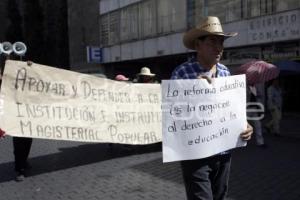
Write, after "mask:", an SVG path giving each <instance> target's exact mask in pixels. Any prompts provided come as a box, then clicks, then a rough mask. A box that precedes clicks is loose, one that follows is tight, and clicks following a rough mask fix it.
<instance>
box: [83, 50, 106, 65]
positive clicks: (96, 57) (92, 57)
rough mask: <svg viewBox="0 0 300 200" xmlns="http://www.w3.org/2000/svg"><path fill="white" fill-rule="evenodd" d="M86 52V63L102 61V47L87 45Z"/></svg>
mask: <svg viewBox="0 0 300 200" xmlns="http://www.w3.org/2000/svg"><path fill="white" fill-rule="evenodd" d="M86 53H87V62H88V63H102V61H103V59H102V48H100V47H95V46H87V47H86Z"/></svg>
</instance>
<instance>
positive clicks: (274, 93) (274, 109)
mask: <svg viewBox="0 0 300 200" xmlns="http://www.w3.org/2000/svg"><path fill="white" fill-rule="evenodd" d="M267 98H268V100H267V102H268V104H267V105H268V110H269V111H270V113H271V120H270V121H269V122H268V123H267V124H266V126H265V127H266V128H267V130H268V131H269V132H271V133H273V134H274V135H275V136H279V135H280V120H281V115H282V113H281V110H282V94H281V89H280V86H279V80H278V79H274V80H272V81H271V85H270V86H269V87H268V89H267Z"/></svg>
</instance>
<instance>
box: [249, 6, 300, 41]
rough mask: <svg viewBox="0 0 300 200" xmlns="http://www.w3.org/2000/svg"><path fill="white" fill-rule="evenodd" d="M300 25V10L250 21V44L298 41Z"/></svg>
mask: <svg viewBox="0 0 300 200" xmlns="http://www.w3.org/2000/svg"><path fill="white" fill-rule="evenodd" d="M299 23H300V11H299V10H295V11H291V12H285V13H280V14H276V15H270V16H265V17H259V18H255V19H253V20H249V23H248V42H249V43H250V44H253V43H263V42H276V41H283V40H291V39H298V38H300V26H299Z"/></svg>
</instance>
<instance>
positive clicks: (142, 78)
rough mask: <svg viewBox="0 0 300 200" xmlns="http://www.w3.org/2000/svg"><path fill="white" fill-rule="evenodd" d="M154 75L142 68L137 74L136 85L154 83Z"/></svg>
mask: <svg viewBox="0 0 300 200" xmlns="http://www.w3.org/2000/svg"><path fill="white" fill-rule="evenodd" d="M154 77H155V74H153V73H151V71H150V69H149V68H148V67H142V68H141V71H140V73H138V74H137V78H138V80H137V82H138V83H154V82H155V80H154Z"/></svg>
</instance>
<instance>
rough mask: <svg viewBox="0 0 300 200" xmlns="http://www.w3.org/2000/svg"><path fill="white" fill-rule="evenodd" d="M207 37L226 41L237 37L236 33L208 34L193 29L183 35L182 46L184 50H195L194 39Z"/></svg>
mask: <svg viewBox="0 0 300 200" xmlns="http://www.w3.org/2000/svg"><path fill="white" fill-rule="evenodd" d="M208 35H219V36H224V39H227V38H230V37H233V36H236V35H238V33H237V32H232V33H223V32H208V31H203V30H199V29H197V28H193V29H191V30H189V31H188V32H186V33H185V34H184V36H183V44H184V46H185V47H186V48H188V49H192V50H195V39H197V38H199V37H203V36H208Z"/></svg>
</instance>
